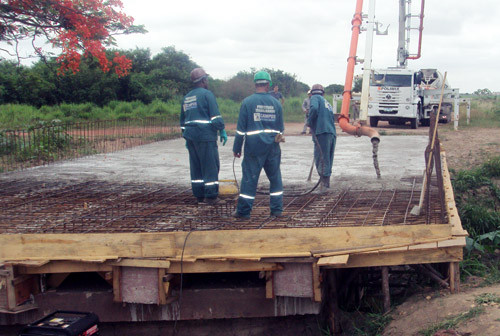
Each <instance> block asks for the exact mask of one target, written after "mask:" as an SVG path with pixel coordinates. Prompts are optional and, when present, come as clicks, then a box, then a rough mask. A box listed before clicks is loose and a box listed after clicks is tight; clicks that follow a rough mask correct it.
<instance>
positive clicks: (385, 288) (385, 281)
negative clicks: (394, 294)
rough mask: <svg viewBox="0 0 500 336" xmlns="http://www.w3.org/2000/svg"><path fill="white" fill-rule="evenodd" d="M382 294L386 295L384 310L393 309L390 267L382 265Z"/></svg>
mask: <svg viewBox="0 0 500 336" xmlns="http://www.w3.org/2000/svg"><path fill="white" fill-rule="evenodd" d="M381 272H382V294H383V296H384V312H386V313H387V312H388V311H390V310H391V291H390V288H389V267H388V266H382V267H381Z"/></svg>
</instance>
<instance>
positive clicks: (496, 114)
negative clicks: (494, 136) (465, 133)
mask: <svg viewBox="0 0 500 336" xmlns="http://www.w3.org/2000/svg"><path fill="white" fill-rule="evenodd" d="M470 114H471V117H470V126H469V127H486V128H491V127H500V96H479V97H473V98H472V99H471V106H470ZM466 118H467V116H466V108H465V106H462V107H461V108H460V120H466ZM464 124H465V123H464ZM462 127H467V125H463V126H462Z"/></svg>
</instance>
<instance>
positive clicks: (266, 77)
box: [253, 71, 273, 87]
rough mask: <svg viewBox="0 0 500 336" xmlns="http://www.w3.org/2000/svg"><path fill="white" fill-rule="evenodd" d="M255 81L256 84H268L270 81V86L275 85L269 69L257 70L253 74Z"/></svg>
mask: <svg viewBox="0 0 500 336" xmlns="http://www.w3.org/2000/svg"><path fill="white" fill-rule="evenodd" d="M253 82H254V83H255V84H266V83H269V87H271V86H273V81H272V80H271V75H270V74H269V72H267V71H259V72H256V73H255V75H254V76H253Z"/></svg>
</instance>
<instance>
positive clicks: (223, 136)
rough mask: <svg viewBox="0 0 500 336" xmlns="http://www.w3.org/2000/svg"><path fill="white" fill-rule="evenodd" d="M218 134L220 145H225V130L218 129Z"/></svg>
mask: <svg viewBox="0 0 500 336" xmlns="http://www.w3.org/2000/svg"><path fill="white" fill-rule="evenodd" d="M219 135H220V142H222V146H225V145H226V142H227V133H226V130H220V131H219Z"/></svg>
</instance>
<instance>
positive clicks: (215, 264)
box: [17, 260, 282, 274]
mask: <svg viewBox="0 0 500 336" xmlns="http://www.w3.org/2000/svg"><path fill="white" fill-rule="evenodd" d="M118 265H119V264H118ZM118 265H116V266H118ZM162 265H167V264H166V263H162ZM169 265H170V268H169V269H168V272H169V273H180V272H181V269H180V262H169ZM158 268H159V267H158ZM17 269H18V272H19V273H20V274H44V273H76V272H110V271H112V270H113V265H112V264H111V262H108V263H105V264H100V263H95V264H90V263H84V262H75V261H52V262H50V263H49V264H46V265H43V266H40V267H27V266H18V267H17ZM279 269H282V266H281V265H279V264H278V263H270V262H255V261H234V260H227V261H215V260H198V261H196V262H194V263H193V262H190V263H183V273H220V272H259V271H274V270H279Z"/></svg>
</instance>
